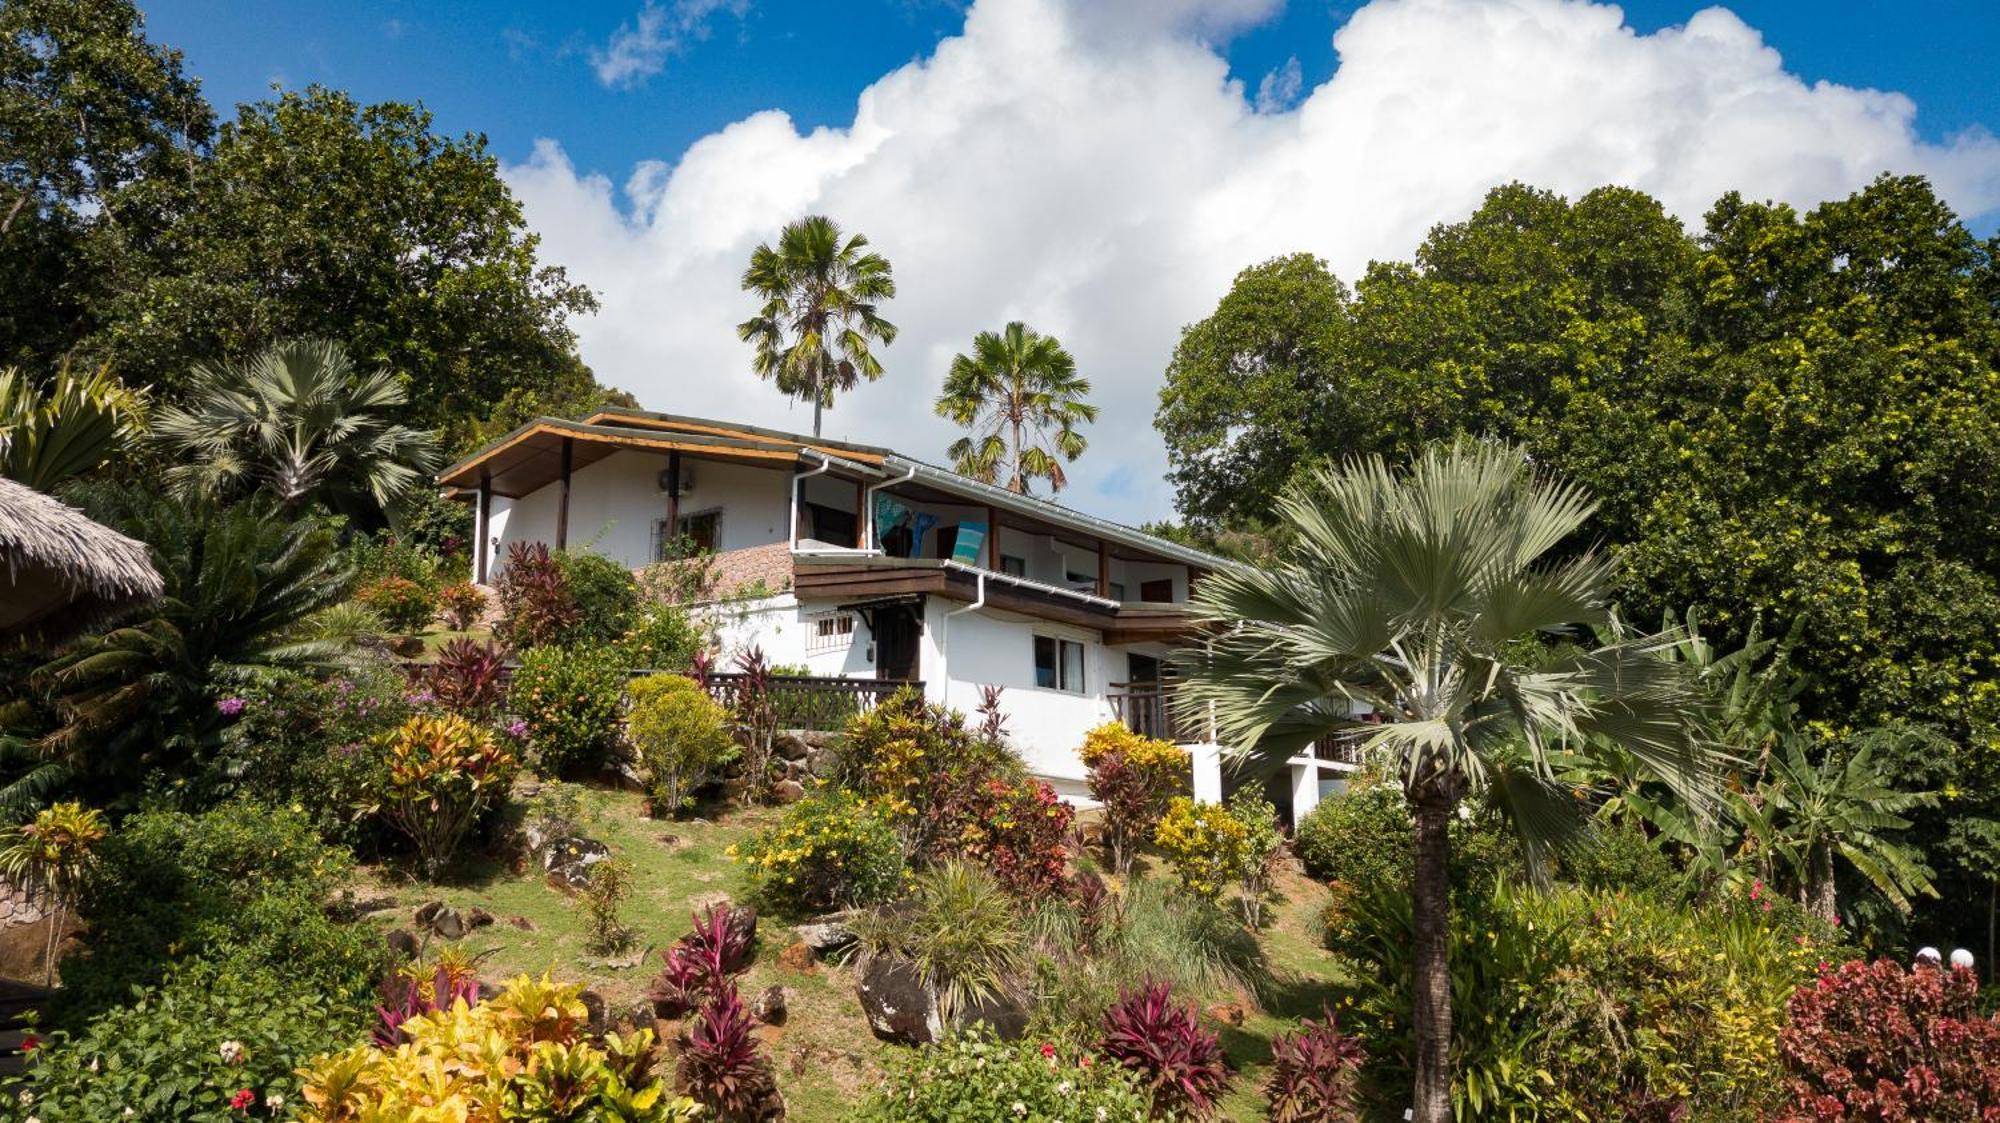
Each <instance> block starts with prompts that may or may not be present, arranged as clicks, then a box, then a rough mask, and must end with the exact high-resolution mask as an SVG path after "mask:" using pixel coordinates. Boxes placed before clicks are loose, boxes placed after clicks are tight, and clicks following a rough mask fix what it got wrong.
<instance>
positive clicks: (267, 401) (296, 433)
mask: <svg viewBox="0 0 2000 1123" xmlns="http://www.w3.org/2000/svg"><path fill="white" fill-rule="evenodd" d="M408 401H409V399H408V396H407V394H406V393H405V392H404V390H403V385H402V383H401V382H399V381H398V380H397V378H396V376H395V375H394V374H392V373H390V372H389V371H386V370H373V371H368V372H365V373H364V372H360V371H357V370H356V369H355V366H354V361H353V360H352V359H350V358H349V357H348V355H347V351H346V349H345V348H343V347H342V346H341V345H340V344H338V343H335V342H333V341H331V340H325V339H293V340H286V341H284V342H280V343H274V344H272V345H270V346H268V347H265V348H264V349H263V350H261V351H259V352H258V353H257V354H256V355H254V356H252V357H251V358H250V359H249V361H247V362H242V363H231V364H227V365H224V366H221V367H213V368H211V367H197V368H196V369H195V372H194V377H193V379H192V388H191V390H190V391H189V394H188V401H187V402H186V404H184V405H179V406H172V407H169V408H166V409H163V410H161V411H160V414H159V418H158V420H157V422H156V424H155V426H154V429H155V432H156V433H157V435H158V436H159V438H160V440H161V441H162V442H164V443H165V444H166V445H167V447H168V448H170V449H171V450H172V451H173V452H174V453H175V454H176V455H177V456H179V457H181V458H182V459H183V463H181V464H179V465H177V466H176V467H174V468H172V469H170V470H169V472H168V479H169V481H170V482H171V483H173V484H175V485H176V486H177V487H178V488H179V490H181V491H182V492H183V493H184V494H189V495H223V496H227V495H232V494H236V493H240V492H244V491H249V490H261V491H265V492H268V493H269V494H271V495H272V496H274V497H275V498H276V499H277V500H278V502H279V503H280V504H281V505H282V506H283V507H284V508H285V509H286V510H288V511H297V510H298V509H299V508H300V507H302V506H303V505H305V504H307V503H308V502H309V501H313V500H317V501H319V502H321V503H323V504H324V505H325V506H326V507H327V509H329V510H332V511H335V512H337V513H340V514H345V515H349V516H352V517H355V518H357V519H359V520H361V521H362V522H364V523H366V524H368V525H380V524H381V522H382V521H384V520H385V519H386V517H387V515H388V513H389V511H390V510H391V508H392V505H393V504H394V503H395V501H396V500H397V499H398V498H400V497H402V496H403V495H405V494H407V493H408V492H409V491H410V490H411V489H412V488H415V487H417V486H419V485H420V484H421V483H422V482H423V480H424V477H425V476H426V475H428V474H429V472H430V471H431V470H432V469H433V468H435V467H436V465H437V460H438V449H437V438H436V437H434V436H433V435H431V434H430V433H428V432H425V431H423V430H421V429H412V428H410V427H408V426H406V425H400V424H397V423H396V417H397V416H398V415H399V414H400V413H401V412H403V407H404V406H405V405H406V404H408Z"/></svg>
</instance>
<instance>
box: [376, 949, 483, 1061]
mask: <svg viewBox="0 0 2000 1123" xmlns="http://www.w3.org/2000/svg"><path fill="white" fill-rule="evenodd" d="M410 966H411V967H413V968H414V967H417V966H418V965H417V964H411V965H410ZM385 989H388V990H391V992H392V993H394V995H395V997H394V1002H395V1005H394V1006H393V1007H390V1006H377V1007H375V1016H376V1017H377V1018H378V1019H380V1021H379V1022H378V1024H377V1025H376V1026H375V1032H374V1033H373V1034H372V1035H370V1037H369V1040H371V1041H373V1042H374V1043H375V1047H376V1048H378V1049H394V1048H395V1047H396V1046H398V1045H401V1044H402V1043H403V1042H405V1041H408V1040H409V1039H410V1036H409V1034H407V1033H405V1032H403V1023H404V1022H407V1021H409V1020H410V1019H411V1018H414V1017H416V1016H418V1015H419V1014H435V1013H438V1012H439V1011H448V1010H450V1009H451V1008H452V1006H453V1005H455V1004H457V1003H460V1002H466V1003H472V1002H477V1001H479V980H478V979H477V978H474V977H472V976H471V975H470V974H463V975H454V974H453V973H452V971H451V970H450V968H448V967H444V966H438V967H436V968H434V969H433V970H432V971H431V975H430V981H429V984H428V985H424V984H420V983H418V982H417V980H415V979H412V978H407V977H405V976H403V975H400V974H399V975H397V976H395V977H392V978H391V979H390V980H389V982H388V985H387V986H386V987H385Z"/></svg>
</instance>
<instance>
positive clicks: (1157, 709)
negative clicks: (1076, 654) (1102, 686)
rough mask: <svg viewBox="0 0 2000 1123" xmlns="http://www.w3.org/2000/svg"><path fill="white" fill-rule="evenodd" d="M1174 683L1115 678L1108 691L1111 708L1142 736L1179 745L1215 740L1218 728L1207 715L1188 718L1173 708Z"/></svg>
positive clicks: (1124, 722) (1126, 725)
mask: <svg viewBox="0 0 2000 1123" xmlns="http://www.w3.org/2000/svg"><path fill="white" fill-rule="evenodd" d="M1174 685H1175V684H1174V683H1173V682H1171V681H1168V682H1114V683H1111V684H1110V689H1109V690H1107V691H1106V692H1105V697H1106V698H1107V699H1108V700H1109V701H1110V702H1111V708H1112V711H1113V712H1115V713H1116V714H1117V715H1118V720H1119V722H1120V723H1122V724H1123V725H1124V726H1125V728H1127V729H1130V730H1131V731H1132V732H1134V733H1137V734H1139V735H1140V736H1142V737H1157V738H1159V739H1160V740H1163V741H1172V742H1173V743H1174V744H1177V745H1207V744H1214V743H1215V731H1214V728H1213V725H1212V723H1211V722H1209V721H1208V720H1207V719H1206V718H1201V719H1199V720H1192V721H1191V720H1189V719H1188V718H1187V717H1186V716H1185V715H1182V714H1178V713H1176V712H1175V711H1174V706H1173V692H1174Z"/></svg>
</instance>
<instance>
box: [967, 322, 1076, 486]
mask: <svg viewBox="0 0 2000 1123" xmlns="http://www.w3.org/2000/svg"><path fill="white" fill-rule="evenodd" d="M1089 395H1090V380H1089V379H1087V378H1080V377H1078V376H1077V373H1076V360H1074V359H1072V358H1070V354H1069V352H1068V351H1065V350H1063V346H1062V344H1061V343H1059V342H1057V341H1056V338H1055V337H1054V336H1052V335H1043V334H1041V333H1040V332H1037V331H1034V330H1033V329H1031V328H1029V327H1028V325H1026V324H1024V323H1022V322H1021V321H1019V320H1015V321H1013V322H1011V323H1009V324H1008V325H1007V326H1006V328H1005V329H1003V330H1001V331H999V332H990V331H982V332H980V333H979V334H978V335H977V336H976V337H974V338H973V341H972V353H971V354H970V355H964V354H961V355H956V356H953V358H952V360H951V368H950V370H948V371H947V372H946V373H945V378H944V391H943V392H942V393H940V394H939V395H938V399H937V412H938V416H940V417H944V418H947V419H949V420H950V421H951V422H952V423H953V424H955V425H958V426H960V427H961V428H966V429H970V430H972V432H971V434H970V435H968V436H964V437H960V438H959V439H958V440H956V441H953V442H952V444H951V448H950V449H949V450H947V453H946V455H948V456H950V457H951V459H952V463H953V465H954V467H955V468H956V469H957V470H958V472H959V473H960V474H961V475H966V476H970V477H972V478H973V479H975V480H979V481H980V482H982V483H989V484H990V483H999V484H1001V486H1003V487H1005V488H1006V489H1007V490H1009V491H1012V492H1016V493H1018V494H1021V495H1026V494H1027V493H1028V489H1029V485H1030V484H1031V483H1032V482H1033V481H1035V480H1038V479H1040V480H1047V481H1048V482H1049V490H1050V491H1051V492H1058V491H1061V490H1062V489H1063V487H1064V486H1065V485H1066V484H1067V483H1068V482H1069V480H1068V477H1067V476H1066V475H1065V474H1064V472H1063V467H1062V465H1063V461H1066V460H1075V459H1076V458H1077V457H1079V456H1081V455H1083V450H1084V446H1085V441H1084V437H1083V434H1081V433H1079V432H1077V431H1076V427H1077V425H1078V424H1081V423H1087V422H1091V421H1095V420H1097V407H1096V406H1094V405H1091V404H1090V403H1088V402H1086V401H1085V400H1084V399H1085V398H1086V397H1088V396H1089ZM1051 429H1053V430H1054V432H1050V430H1051Z"/></svg>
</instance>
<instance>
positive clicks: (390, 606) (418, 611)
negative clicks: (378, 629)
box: [354, 577, 437, 632]
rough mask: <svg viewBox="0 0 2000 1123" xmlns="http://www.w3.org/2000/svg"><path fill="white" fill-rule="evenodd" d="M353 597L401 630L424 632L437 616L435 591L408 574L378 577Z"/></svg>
mask: <svg viewBox="0 0 2000 1123" xmlns="http://www.w3.org/2000/svg"><path fill="white" fill-rule="evenodd" d="M354 599H355V600H358V601H360V602H361V603H362V604H365V605H367V606H368V607H369V608H371V609H373V610H374V612H375V614H376V615H377V616H380V617H381V618H382V622H383V623H385V624H387V625H388V626H389V627H390V628H392V629H394V630H396V631H398V632H421V631H423V630H424V629H425V628H427V627H429V626H430V623H431V618H432V617H434V616H436V615H437V596H436V594H434V593H432V592H431V590H430V589H429V588H428V587H426V586H423V585H419V584H417V583H416V582H415V581H412V580H410V579H409V578H407V577H381V578H377V579H376V580H374V581H371V582H369V583H368V584H365V585H362V586H361V587H360V588H358V589H356V590H354Z"/></svg>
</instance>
